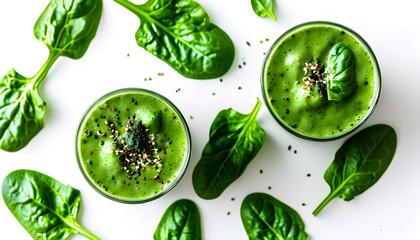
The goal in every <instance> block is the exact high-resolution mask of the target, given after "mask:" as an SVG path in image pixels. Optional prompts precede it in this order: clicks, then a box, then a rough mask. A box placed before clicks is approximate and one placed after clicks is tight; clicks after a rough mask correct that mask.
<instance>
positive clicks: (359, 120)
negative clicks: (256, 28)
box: [261, 21, 381, 141]
mask: <svg viewBox="0 0 420 240" xmlns="http://www.w3.org/2000/svg"><path fill="white" fill-rule="evenodd" d="M261 86H262V92H263V97H264V101H265V103H266V105H267V107H268V109H269V111H270V113H271V114H272V116H273V117H274V118H275V120H276V121H277V122H278V123H279V124H280V125H281V126H282V127H283V128H284V129H286V130H287V131H288V132H290V133H292V134H293V135H295V136H298V137H300V138H303V139H307V140H315V141H327V140H334V139H338V138H341V137H343V136H346V135H348V134H350V133H351V132H353V131H355V130H356V129H357V128H358V127H360V126H361V125H362V124H363V123H364V122H366V120H367V119H368V117H369V116H370V115H371V114H372V113H373V111H374V109H375V106H376V104H377V102H378V100H379V95H380V90H381V73H380V69H379V65H378V62H377V60H376V57H375V55H374V53H373V51H372V49H371V48H370V47H369V45H368V44H367V43H366V42H365V41H364V40H363V39H362V37H360V36H359V35H358V34H357V33H356V32H354V31H353V30H351V29H349V28H347V27H345V26H342V25H339V24H336V23H332V22H323V21H316V22H307V23H303V24H300V25H297V26H295V27H293V28H291V29H290V30H288V31H286V32H285V33H284V34H283V35H281V36H280V37H279V38H278V39H277V40H276V41H275V42H274V44H273V46H272V47H271V48H270V50H269V51H268V54H267V56H266V59H265V61H264V64H263V68H262V78H261Z"/></svg>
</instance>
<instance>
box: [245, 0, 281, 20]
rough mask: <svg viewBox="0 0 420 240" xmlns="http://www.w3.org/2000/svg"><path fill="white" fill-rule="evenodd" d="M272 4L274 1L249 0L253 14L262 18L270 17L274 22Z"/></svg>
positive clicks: (274, 15)
mask: <svg viewBox="0 0 420 240" xmlns="http://www.w3.org/2000/svg"><path fill="white" fill-rule="evenodd" d="M274 4H275V0H251V5H252V10H254V12H255V14H257V15H258V16H259V17H262V18H266V17H271V18H272V19H273V20H274V21H277V17H276V14H275V13H274Z"/></svg>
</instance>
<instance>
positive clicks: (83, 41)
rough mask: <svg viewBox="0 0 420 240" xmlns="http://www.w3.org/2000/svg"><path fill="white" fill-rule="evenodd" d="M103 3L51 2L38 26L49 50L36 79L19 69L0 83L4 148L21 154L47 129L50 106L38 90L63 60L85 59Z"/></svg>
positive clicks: (36, 29) (0, 135) (0, 134)
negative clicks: (46, 117)
mask: <svg viewBox="0 0 420 240" xmlns="http://www.w3.org/2000/svg"><path fill="white" fill-rule="evenodd" d="M101 15H102V0H77V1H71V2H70V1H63V0H51V1H50V3H49V4H48V5H47V7H46V8H45V10H44V12H43V13H42V14H41V16H40V17H39V18H38V20H37V22H36V24H35V26H34V34H35V37H36V38H37V39H38V40H40V41H41V42H43V43H44V44H45V45H46V46H47V47H48V49H49V56H48V59H47V60H46V62H45V64H44V65H43V66H42V67H41V69H40V70H39V71H38V72H37V73H36V74H35V75H34V76H33V77H29V78H28V77H24V76H22V75H21V74H19V73H18V72H17V71H16V70H15V69H12V70H10V71H9V72H8V73H7V74H6V75H5V76H4V77H3V79H2V80H1V81H0V148H1V149H3V150H6V151H10V152H13V151H18V150H20V149H22V148H23V147H25V146H26V145H27V144H28V143H29V141H30V140H31V139H32V138H33V137H35V135H37V134H38V133H39V132H40V131H41V129H42V128H43V127H44V115H45V110H46V102H45V101H44V99H43V98H42V96H41V95H40V93H39V90H38V87H39V85H40V84H41V82H42V81H43V80H44V79H45V78H46V76H47V74H48V72H49V70H50V69H51V67H52V66H53V64H54V63H55V61H56V60H57V59H58V58H59V57H60V56H64V57H69V58H72V59H79V58H81V57H82V56H83V55H84V54H85V52H86V51H87V49H88V47H89V44H90V42H91V41H92V39H93V38H94V37H95V35H96V30H97V28H98V26H99V21H100V19H101Z"/></svg>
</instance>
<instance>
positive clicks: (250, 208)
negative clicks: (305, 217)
mask: <svg viewBox="0 0 420 240" xmlns="http://www.w3.org/2000/svg"><path fill="white" fill-rule="evenodd" d="M241 219H242V223H243V225H244V228H245V231H246V233H247V234H248V237H249V239H250V240H271V239H287V240H305V239H307V238H308V234H307V233H306V232H305V225H304V223H303V221H302V219H301V218H300V216H299V214H298V213H297V212H296V211H295V210H294V209H292V208H291V207H289V206H287V205H286V204H284V203H282V202H281V201H279V200H277V199H276V198H274V197H272V196H271V195H268V194H265V193H252V194H250V195H248V196H247V197H246V198H245V199H244V200H243V202H242V204H241Z"/></svg>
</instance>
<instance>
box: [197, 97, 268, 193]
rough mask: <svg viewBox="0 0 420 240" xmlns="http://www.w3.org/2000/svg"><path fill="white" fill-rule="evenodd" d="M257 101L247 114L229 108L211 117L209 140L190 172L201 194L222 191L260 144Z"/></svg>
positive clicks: (233, 179)
mask: <svg viewBox="0 0 420 240" xmlns="http://www.w3.org/2000/svg"><path fill="white" fill-rule="evenodd" d="M261 104H262V103H261V101H258V102H257V104H256V105H255V107H254V109H253V111H252V112H251V113H250V114H247V115H246V114H241V113H238V112H236V111H235V110H233V109H231V108H229V109H225V110H222V111H221V112H219V114H218V115H217V116H216V118H215V119H214V121H213V123H212V125H211V128H210V136H209V141H208V143H207V144H206V145H205V147H204V149H203V153H202V156H201V159H200V161H199V162H198V164H197V165H196V167H195V169H194V172H193V186H194V190H195V192H196V193H197V194H198V195H199V196H200V197H201V198H204V199H213V198H216V197H218V196H219V195H220V194H222V192H223V191H224V190H225V189H226V188H227V187H228V186H229V185H230V184H231V183H232V182H234V181H235V180H236V179H237V178H239V177H240V176H241V175H242V173H243V172H244V171H245V169H246V167H247V166H248V164H249V163H250V162H251V160H252V159H253V158H254V157H255V156H256V155H257V153H258V151H259V150H260V149H261V147H262V146H263V144H264V138H265V132H264V129H262V128H261V127H260V126H259V124H258V122H257V120H256V118H257V114H258V111H259V109H260V107H261Z"/></svg>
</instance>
